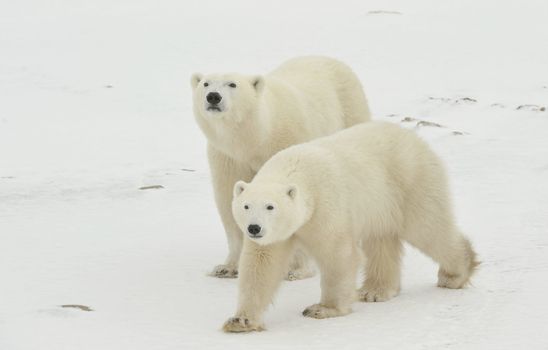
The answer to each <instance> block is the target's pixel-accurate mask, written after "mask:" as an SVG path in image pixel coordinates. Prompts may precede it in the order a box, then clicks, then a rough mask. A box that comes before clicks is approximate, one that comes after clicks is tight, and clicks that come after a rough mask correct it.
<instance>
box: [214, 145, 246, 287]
mask: <svg viewBox="0 0 548 350" xmlns="http://www.w3.org/2000/svg"><path fill="white" fill-rule="evenodd" d="M207 155H208V160H209V167H210V169H211V180H212V182H213V192H214V195H215V202H216V204H217V210H218V212H219V215H220V216H221V221H222V222H223V226H224V229H225V233H226V238H227V242H228V256H227V258H226V260H225V262H224V264H221V265H217V266H215V268H214V269H213V271H212V272H211V276H215V277H219V278H236V277H238V261H239V259H240V253H241V251H242V240H243V234H242V232H241V230H240V228H239V227H238V225H237V224H236V222H235V221H234V217H233V216H232V194H233V192H232V190H233V188H234V184H235V183H236V181H239V180H243V181H251V179H252V178H253V176H254V172H253V171H252V170H251V168H249V167H247V166H246V165H244V164H242V163H239V162H237V161H235V160H234V159H232V158H230V157H228V156H227V155H225V154H223V153H222V152H219V151H217V150H216V149H215V148H214V147H213V146H211V145H208V148H207Z"/></svg>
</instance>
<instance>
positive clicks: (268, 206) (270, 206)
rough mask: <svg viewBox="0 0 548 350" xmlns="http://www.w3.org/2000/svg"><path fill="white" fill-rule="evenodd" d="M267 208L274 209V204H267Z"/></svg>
mask: <svg viewBox="0 0 548 350" xmlns="http://www.w3.org/2000/svg"><path fill="white" fill-rule="evenodd" d="M266 209H267V210H274V206H272V205H267V206H266Z"/></svg>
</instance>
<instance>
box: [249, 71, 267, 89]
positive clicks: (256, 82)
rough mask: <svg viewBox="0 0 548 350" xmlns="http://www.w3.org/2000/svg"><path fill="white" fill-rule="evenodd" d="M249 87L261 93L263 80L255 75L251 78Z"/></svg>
mask: <svg viewBox="0 0 548 350" xmlns="http://www.w3.org/2000/svg"><path fill="white" fill-rule="evenodd" d="M251 85H252V86H253V88H255V90H256V91H257V92H261V91H263V87H264V78H263V77H262V76H260V75H256V76H254V77H252V78H251Z"/></svg>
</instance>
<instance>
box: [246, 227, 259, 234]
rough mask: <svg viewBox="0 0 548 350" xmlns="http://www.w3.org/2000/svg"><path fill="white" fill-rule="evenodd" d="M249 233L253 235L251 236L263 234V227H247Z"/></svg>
mask: <svg viewBox="0 0 548 350" xmlns="http://www.w3.org/2000/svg"><path fill="white" fill-rule="evenodd" d="M247 232H249V233H251V235H253V236H256V235H258V234H259V232H261V226H259V225H249V226H247Z"/></svg>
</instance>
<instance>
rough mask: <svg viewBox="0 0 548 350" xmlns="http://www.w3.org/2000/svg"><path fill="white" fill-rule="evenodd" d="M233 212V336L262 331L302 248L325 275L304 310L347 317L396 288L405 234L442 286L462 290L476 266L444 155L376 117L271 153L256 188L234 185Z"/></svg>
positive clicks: (313, 314)
mask: <svg viewBox="0 0 548 350" xmlns="http://www.w3.org/2000/svg"><path fill="white" fill-rule="evenodd" d="M232 210H233V213H234V217H235V219H236V222H237V223H238V225H239V226H240V228H241V229H242V230H243V231H245V232H246V233H247V235H246V239H245V240H244V247H243V251H242V257H241V262H240V281H239V303H238V310H237V312H236V316H235V317H233V318H230V319H229V320H228V321H227V322H226V323H225V324H224V327H223V329H224V330H225V331H227V332H247V331H253V330H262V329H263V325H262V315H263V313H264V311H265V310H266V308H267V306H268V304H269V303H270V302H271V301H272V298H273V295H274V293H275V291H276V289H277V287H278V285H279V283H280V280H281V279H282V277H283V274H284V271H285V268H286V266H287V263H288V261H289V257H290V256H291V253H292V251H293V249H294V248H295V246H296V245H300V246H302V247H304V248H305V250H306V251H307V252H308V253H309V254H311V255H312V256H313V257H314V258H315V259H316V262H317V263H318V266H319V268H320V271H321V289H322V294H321V300H320V302H319V303H318V304H314V305H312V306H309V307H307V308H306V309H305V310H304V311H303V315H304V316H307V317H314V318H326V317H335V316H342V315H346V314H348V313H349V312H350V311H351V308H350V307H351V303H352V302H353V301H354V300H355V298H356V291H355V281H356V273H357V270H358V265H359V264H360V261H361V260H360V252H359V249H362V250H363V252H364V253H365V256H366V258H367V259H366V263H365V271H366V275H365V281H364V282H363V285H362V287H361V288H360V289H359V290H358V293H357V294H358V295H357V296H358V297H359V299H360V300H362V301H385V300H388V299H390V298H392V297H394V296H395V295H397V294H398V292H399V290H400V257H401V253H402V240H405V241H407V242H409V243H410V244H411V245H413V246H415V247H417V248H418V249H420V250H421V251H422V252H423V253H425V254H426V255H428V256H430V257H431V258H432V259H434V260H435V261H436V262H438V263H439V264H440V268H439V272H438V286H439V287H446V288H462V287H463V286H465V285H466V283H467V282H468V280H469V278H470V276H471V274H472V272H473V271H474V268H475V267H476V265H477V264H478V263H477V261H476V254H475V253H474V251H473V250H472V246H471V245H470V242H469V241H468V240H467V239H466V238H465V237H464V236H463V235H462V233H461V232H460V231H459V229H458V228H457V227H456V226H455V223H454V219H453V213H452V210H451V204H450V198H449V193H448V186H447V181H446V176H445V171H444V168H443V165H442V162H441V160H440V159H439V158H438V157H437V156H436V155H435V154H434V153H433V152H432V151H431V150H430V148H429V147H428V145H427V144H426V143H425V142H423V141H422V140H421V139H419V138H418V137H417V136H416V135H415V134H414V133H413V132H411V131H409V130H406V129H403V128H400V127H399V126H396V125H394V124H390V123H381V122H371V123H365V124H362V125H357V126H354V127H352V128H350V129H347V130H343V131H340V132H338V133H337V134H335V135H331V136H327V137H324V138H320V139H317V140H315V141H312V142H309V143H305V144H301V145H296V146H293V147H290V148H288V149H286V150H284V151H281V152H279V153H278V154H276V155H275V156H274V157H272V159H270V160H269V161H268V162H266V164H265V165H264V166H263V168H262V169H261V170H260V171H259V173H258V174H257V175H256V176H255V178H254V179H253V181H252V182H251V183H250V184H246V183H245V182H242V181H239V182H238V183H236V185H235V186H234V201H233V204H232Z"/></svg>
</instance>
